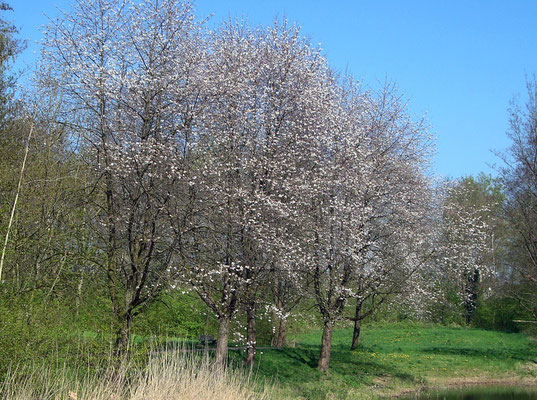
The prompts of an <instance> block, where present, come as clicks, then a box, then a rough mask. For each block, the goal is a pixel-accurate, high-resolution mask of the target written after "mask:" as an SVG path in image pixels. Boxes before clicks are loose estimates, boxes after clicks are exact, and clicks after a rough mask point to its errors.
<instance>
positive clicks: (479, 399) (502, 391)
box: [401, 386, 537, 400]
mask: <svg viewBox="0 0 537 400" xmlns="http://www.w3.org/2000/svg"><path fill="white" fill-rule="evenodd" d="M401 399H404V400H411V399H412V400H428V399H438V400H485V399H488V400H511V399H512V400H515V399H516V400H537V387H532V386H527V387H524V386H520V387H517V386H466V387H459V388H453V389H443V390H424V391H421V392H419V393H414V394H412V395H408V396H406V397H401Z"/></svg>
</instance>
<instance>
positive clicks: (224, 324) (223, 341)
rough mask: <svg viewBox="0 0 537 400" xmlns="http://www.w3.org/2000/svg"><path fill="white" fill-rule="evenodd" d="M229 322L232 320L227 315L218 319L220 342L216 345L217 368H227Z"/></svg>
mask: <svg viewBox="0 0 537 400" xmlns="http://www.w3.org/2000/svg"><path fill="white" fill-rule="evenodd" d="M229 322H230V318H229V317H228V316H227V315H225V316H222V317H220V318H219V319H218V341H217V343H216V360H215V364H216V366H217V367H220V368H226V364H227V349H228V339H229Z"/></svg>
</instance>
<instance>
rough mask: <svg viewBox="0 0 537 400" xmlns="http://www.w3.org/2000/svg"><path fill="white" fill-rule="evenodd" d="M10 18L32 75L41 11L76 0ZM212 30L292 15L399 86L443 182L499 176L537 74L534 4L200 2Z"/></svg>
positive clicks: (366, 79)
mask: <svg viewBox="0 0 537 400" xmlns="http://www.w3.org/2000/svg"><path fill="white" fill-rule="evenodd" d="M7 1H8V3H9V4H10V5H11V6H12V7H13V8H14V12H10V13H9V14H7V15H6V14H4V16H5V18H8V19H10V20H12V21H13V22H14V23H15V25H16V26H18V27H19V28H21V36H22V37H23V38H26V39H28V40H29V47H28V50H26V52H25V53H24V54H23V56H22V57H21V60H20V61H19V63H18V65H19V66H20V65H26V67H27V69H28V70H31V66H32V65H33V63H34V61H35V59H36V53H37V52H38V48H39V47H38V45H36V44H34V43H33V42H35V41H38V40H39V39H40V32H39V26H41V25H42V24H45V23H46V22H47V18H46V17H45V16H44V15H43V14H46V15H48V16H55V15H56V14H57V10H56V7H59V8H61V9H64V10H65V9H68V8H69V5H70V4H71V0H7ZM195 4H196V13H197V15H198V16H200V17H206V16H208V15H211V14H212V17H211V19H210V23H211V24H217V23H219V22H220V21H222V19H226V18H229V17H231V18H235V17H244V18H246V19H247V20H248V21H250V23H251V24H253V25H258V24H264V25H266V24H270V23H271V22H272V20H273V19H274V18H275V17H282V16H286V17H287V19H288V20H289V21H291V22H296V23H297V24H298V25H300V26H301V27H302V33H303V35H305V36H308V37H310V38H311V40H312V42H313V43H321V44H322V47H323V49H324V52H325V55H326V56H327V58H328V60H329V62H330V64H331V65H332V66H333V67H334V68H335V69H336V70H339V71H345V70H347V71H350V72H351V73H352V74H353V75H354V76H355V77H356V78H358V79H360V80H362V81H363V83H364V84H365V85H366V86H368V87H372V88H378V87H379V86H380V85H381V83H382V82H384V81H385V80H386V79H388V80H389V81H392V82H395V83H397V85H398V87H399V90H400V92H401V93H402V94H403V95H404V96H405V98H406V99H407V100H408V101H409V107H410V111H411V113H412V114H413V115H415V116H416V117H420V116H422V115H423V114H426V118H427V121H428V123H429V125H430V126H431V132H433V133H434V134H435V136H436V137H437V155H436V157H435V159H434V161H433V162H434V167H433V170H434V171H435V172H436V173H438V174H440V175H443V176H445V177H459V176H465V175H469V174H474V175H475V174H478V173H479V172H481V171H483V172H485V173H492V174H493V175H494V174H495V172H494V169H491V168H490V165H491V164H494V163H498V159H497V158H496V157H495V156H494V154H493V153H492V152H491V150H502V149H505V148H506V147H507V146H508V145H509V142H508V140H507V138H506V135H505V132H506V130H507V127H508V112H507V108H508V107H509V102H510V100H511V99H513V97H514V96H517V95H519V96H520V99H521V100H522V101H524V99H525V96H524V95H525V77H526V76H529V75H532V74H534V73H537V23H536V22H535V21H536V20H537V1H534V0H525V1H523V0H511V1H507V0H505V1H504V0H481V1H476V0H451V1H440V0H438V1H433V0H423V1H418V0H400V1H396V0H391V1H388V0H378V1H371V0H355V1H352V0H332V1H325V0H322V1H321V0H310V1H305V0H293V1H291V0H288V1H284V0H271V1H253V0H227V1H224V0H220V1H217V0H212V1H211V0H198V1H197V2H196V3H195Z"/></svg>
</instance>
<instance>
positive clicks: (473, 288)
mask: <svg viewBox="0 0 537 400" xmlns="http://www.w3.org/2000/svg"><path fill="white" fill-rule="evenodd" d="M478 285H479V270H478V269H477V268H474V270H473V271H470V272H468V273H467V274H466V290H465V292H466V293H465V299H464V308H465V319H466V324H467V325H470V324H471V323H472V320H473V318H474V314H475V310H476V308H477V290H478Z"/></svg>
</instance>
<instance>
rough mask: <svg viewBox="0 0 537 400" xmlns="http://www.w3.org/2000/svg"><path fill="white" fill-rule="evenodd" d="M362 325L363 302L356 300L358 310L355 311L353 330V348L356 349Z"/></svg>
mask: <svg viewBox="0 0 537 400" xmlns="http://www.w3.org/2000/svg"><path fill="white" fill-rule="evenodd" d="M361 326H362V303H360V302H359V301H358V300H356V311H355V313H354V330H353V332H352V343H351V350H354V349H356V347H357V346H358V339H359V338H360V329H361Z"/></svg>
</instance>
